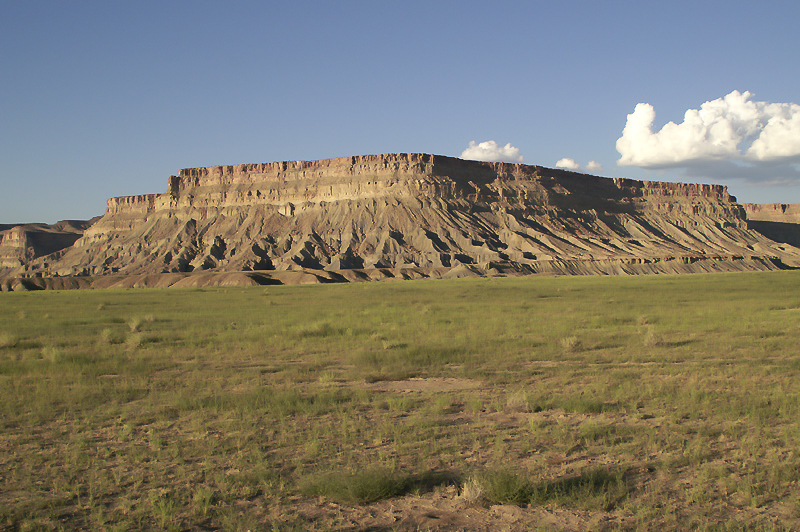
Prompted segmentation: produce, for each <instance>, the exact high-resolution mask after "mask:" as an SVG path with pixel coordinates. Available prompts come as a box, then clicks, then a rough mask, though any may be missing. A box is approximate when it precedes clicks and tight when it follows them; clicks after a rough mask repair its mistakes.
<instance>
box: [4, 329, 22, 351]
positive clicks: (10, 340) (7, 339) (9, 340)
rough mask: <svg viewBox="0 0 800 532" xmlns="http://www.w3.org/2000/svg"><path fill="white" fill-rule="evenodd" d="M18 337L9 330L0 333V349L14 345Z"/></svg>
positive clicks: (17, 341)
mask: <svg viewBox="0 0 800 532" xmlns="http://www.w3.org/2000/svg"><path fill="white" fill-rule="evenodd" d="M18 343H19V339H18V338H17V337H16V336H15V335H13V334H11V333H10V332H4V333H0V349H4V348H11V347H16V345H17V344H18Z"/></svg>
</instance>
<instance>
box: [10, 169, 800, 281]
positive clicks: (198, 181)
mask: <svg viewBox="0 0 800 532" xmlns="http://www.w3.org/2000/svg"><path fill="white" fill-rule="evenodd" d="M787 264H788V265H800V250H797V249H795V248H792V247H791V246H785V245H781V244H780V243H776V242H774V241H772V240H769V239H768V238H766V237H764V236H763V235H762V234H760V233H758V232H755V231H752V230H750V229H749V228H748V222H747V219H746V216H745V209H743V208H742V206H740V205H739V204H737V203H736V202H735V198H733V197H731V196H730V195H729V194H728V192H727V190H726V188H725V187H723V186H717V185H694V184H681V183H659V182H642V181H634V180H628V179H607V178H601V177H595V176H590V175H584V174H577V173H573V172H567V171H561V170H553V169H547V168H543V167H539V166H529V165H521V164H507V163H485V162H477V161H464V160H461V159H456V158H452V157H443V156H438V155H436V156H434V155H426V154H389V155H368V156H356V157H342V158H338V159H327V160H322V161H292V162H277V163H265V164H252V165H235V166H220V167H209V168H189V169H184V170H181V171H180V172H179V174H178V175H177V176H172V177H170V178H169V182H168V190H167V191H166V192H165V193H163V194H159V195H155V194H149V195H143V196H133V197H123V198H112V199H110V200H109V201H108V206H107V210H106V213H105V215H104V216H103V217H102V218H101V219H100V220H99V221H98V222H97V223H95V224H94V225H93V226H92V227H90V228H89V229H87V230H86V231H85V232H84V234H83V236H82V237H81V238H80V239H79V240H77V241H76V242H75V244H74V245H73V246H72V247H71V248H68V249H67V250H66V251H64V252H63V253H61V254H59V255H58V256H47V257H41V258H38V259H33V260H29V261H27V262H26V263H25V265H24V266H22V267H21V268H18V269H17V271H15V272H13V273H16V274H22V275H28V276H53V275H58V276H65V275H92V276H94V275H106V274H113V273H119V274H127V275H133V274H151V273H161V272H190V271H198V270H211V271H227V272H232V271H249V270H264V271H286V270H300V269H303V270H308V271H321V270H327V271H345V270H352V271H371V270H373V269H376V268H377V269H387V270H389V269H390V270H392V271H401V270H409V271H411V270H415V271H422V270H421V269H426V268H427V269H431V270H436V271H440V272H444V271H451V270H452V271H456V272H458V271H461V272H469V273H471V274H485V273H490V274H491V273H497V272H504V271H506V272H508V271H516V272H520V273H533V272H545V271H548V272H560V273H625V272H628V273H638V272H659V271H715V270H738V269H769V268H777V267H781V266H782V265H787Z"/></svg>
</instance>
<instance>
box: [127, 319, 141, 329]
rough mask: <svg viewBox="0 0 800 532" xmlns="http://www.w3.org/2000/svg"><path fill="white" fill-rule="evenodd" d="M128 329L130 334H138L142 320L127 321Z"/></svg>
mask: <svg viewBox="0 0 800 532" xmlns="http://www.w3.org/2000/svg"><path fill="white" fill-rule="evenodd" d="M128 328H129V329H130V330H131V332H132V333H135V332H139V331H140V330H141V329H142V319H141V318H138V317H134V318H131V319H129V320H128Z"/></svg>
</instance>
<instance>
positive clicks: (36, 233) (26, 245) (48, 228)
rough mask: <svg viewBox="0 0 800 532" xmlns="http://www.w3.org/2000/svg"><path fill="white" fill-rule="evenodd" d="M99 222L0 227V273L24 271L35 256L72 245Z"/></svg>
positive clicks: (65, 222) (71, 221)
mask: <svg viewBox="0 0 800 532" xmlns="http://www.w3.org/2000/svg"><path fill="white" fill-rule="evenodd" d="M99 219H100V217H99V216H98V217H97V218H92V219H91V220H62V221H60V222H57V223H55V224H53V225H48V224H11V225H0V272H2V271H3V270H15V269H19V268H24V266H25V265H26V264H29V263H31V262H32V261H34V260H35V259H37V258H39V257H43V256H46V255H51V254H55V253H58V252H60V251H62V250H64V249H66V248H68V247H70V246H72V245H73V244H74V243H75V241H76V240H78V239H79V238H80V237H81V236H82V235H83V232H84V231H85V230H86V229H87V228H88V227H90V226H91V225H92V224H93V223H94V222H96V221H97V220H99Z"/></svg>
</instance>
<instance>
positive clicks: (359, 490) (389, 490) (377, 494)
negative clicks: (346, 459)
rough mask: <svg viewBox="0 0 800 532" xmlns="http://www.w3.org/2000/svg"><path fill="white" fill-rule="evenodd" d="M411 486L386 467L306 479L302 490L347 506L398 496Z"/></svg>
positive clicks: (340, 472) (403, 478)
mask: <svg viewBox="0 0 800 532" xmlns="http://www.w3.org/2000/svg"><path fill="white" fill-rule="evenodd" d="M408 486H409V481H408V479H407V478H406V477H404V476H402V475H400V474H399V473H398V472H396V471H394V470H391V469H387V468H384V467H372V468H369V469H364V470H361V471H356V472H350V471H339V472H332V473H328V474H326V475H322V476H320V477H317V478H309V479H306V481H305V482H303V483H301V488H300V489H301V491H302V492H303V493H305V494H306V495H317V496H323V497H328V498H330V499H333V500H336V501H339V502H343V503H356V504H366V503H370V502H375V501H379V500H382V499H388V498H390V497H396V496H398V495H401V494H402V493H404V492H405V491H406V490H407V489H408Z"/></svg>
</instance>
